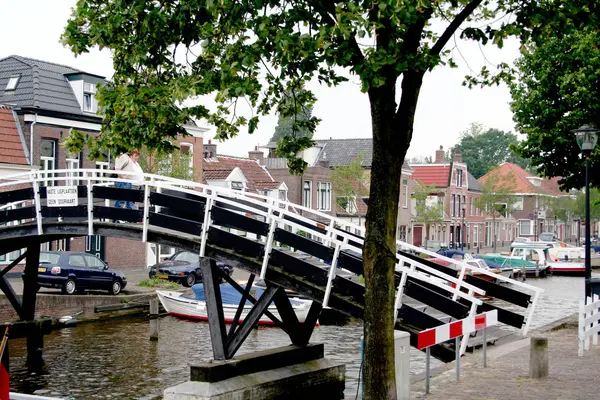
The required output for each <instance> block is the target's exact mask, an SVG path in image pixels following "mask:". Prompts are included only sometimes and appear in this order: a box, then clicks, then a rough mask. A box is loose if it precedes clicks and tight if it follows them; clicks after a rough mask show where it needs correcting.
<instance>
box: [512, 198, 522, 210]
mask: <svg viewBox="0 0 600 400" xmlns="http://www.w3.org/2000/svg"><path fill="white" fill-rule="evenodd" d="M512 208H513V210H517V211H522V210H523V196H516V197H515V202H514V203H513V206H512Z"/></svg>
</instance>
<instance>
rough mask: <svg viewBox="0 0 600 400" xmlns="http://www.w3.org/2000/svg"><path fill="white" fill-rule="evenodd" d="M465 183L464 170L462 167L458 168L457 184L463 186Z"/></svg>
mask: <svg viewBox="0 0 600 400" xmlns="http://www.w3.org/2000/svg"><path fill="white" fill-rule="evenodd" d="M462 184H463V171H462V169H458V170H456V186H458V187H462Z"/></svg>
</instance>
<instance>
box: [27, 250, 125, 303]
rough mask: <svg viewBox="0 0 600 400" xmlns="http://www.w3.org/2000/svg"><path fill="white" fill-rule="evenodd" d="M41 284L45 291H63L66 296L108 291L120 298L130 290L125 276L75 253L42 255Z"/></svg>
mask: <svg viewBox="0 0 600 400" xmlns="http://www.w3.org/2000/svg"><path fill="white" fill-rule="evenodd" d="M37 282H38V284H39V285H40V286H43V287H49V288H60V289H61V290H62V292H63V293H66V294H73V293H75V292H83V291H85V290H86V289H87V290H108V292H109V293H111V294H115V295H116V294H119V293H121V289H123V288H124V287H125V286H127V279H126V278H125V275H123V273H121V272H119V271H115V270H113V269H110V267H109V266H108V264H106V263H105V262H104V261H102V260H101V259H100V258H98V257H96V256H95V255H93V254H87V253H76V252H72V251H42V252H40V265H39V267H38V279H37Z"/></svg>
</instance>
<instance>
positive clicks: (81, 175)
mask: <svg viewBox="0 0 600 400" xmlns="http://www.w3.org/2000/svg"><path fill="white" fill-rule="evenodd" d="M117 173H118V174H120V175H121V176H123V175H129V176H130V178H129V179H121V178H117V177H116V174H117ZM116 182H129V183H131V184H132V185H133V186H134V187H137V188H139V189H140V190H141V191H142V192H143V210H144V215H143V218H142V225H143V230H142V232H143V234H142V240H143V241H146V240H147V238H148V228H149V218H148V213H149V209H150V194H151V193H152V192H157V193H162V192H163V191H164V190H173V191H177V192H180V193H187V194H191V195H194V196H199V197H203V198H204V199H205V201H206V206H205V210H204V220H203V221H198V222H201V223H202V228H201V229H202V231H201V234H200V256H204V254H205V251H206V245H207V239H208V232H209V229H210V228H211V227H213V226H215V227H218V225H216V224H214V222H213V220H212V218H211V210H212V208H213V207H214V206H215V204H216V203H217V202H218V203H219V204H226V205H229V206H233V207H235V208H236V210H242V211H234V212H238V213H239V214H241V215H245V216H251V217H252V218H255V219H259V220H262V221H264V222H265V223H266V224H267V225H268V226H269V229H268V234H267V235H266V236H264V237H259V238H257V240H261V241H263V242H264V248H265V251H264V258H263V260H262V267H261V271H260V276H261V278H264V277H265V274H266V272H267V266H268V263H269V257H270V255H271V252H272V250H273V248H274V247H277V246H276V245H277V244H276V243H275V238H274V237H275V232H276V229H277V228H282V229H285V228H287V229H290V228H291V229H292V230H293V232H298V231H303V232H305V233H307V234H310V235H311V238H313V239H315V240H317V241H319V242H321V243H322V244H323V245H325V246H328V247H330V248H332V249H333V250H334V252H333V259H332V262H331V265H330V268H329V271H328V278H327V286H326V288H325V295H324V298H323V306H324V307H326V306H327V304H328V301H329V296H330V294H331V289H332V285H333V282H334V279H335V277H336V274H337V272H338V269H339V268H338V261H339V257H340V253H341V252H342V251H344V250H346V251H353V252H356V253H359V254H362V248H361V246H362V245H363V244H364V234H365V229H364V228H363V227H360V226H358V225H354V224H351V223H348V222H346V221H343V220H340V219H337V218H335V217H333V216H331V215H329V214H325V213H322V212H319V211H317V210H313V209H309V208H306V207H303V206H300V205H298V204H293V203H289V202H287V201H283V200H279V199H278V198H271V197H267V196H263V195H259V194H255V193H249V192H241V191H238V190H232V189H228V188H221V187H215V186H208V185H204V184H201V183H197V182H191V181H185V180H181V179H175V178H169V177H164V176H160V175H153V174H144V175H143V178H142V177H141V176H138V177H136V176H134V174H133V173H128V172H123V171H112V170H100V169H76V170H49V171H30V172H27V173H21V174H17V175H11V176H6V177H3V178H2V181H0V192H1V191H9V190H11V187H14V188H15V189H16V188H22V187H24V186H27V187H31V188H33V192H34V196H33V204H34V205H35V208H36V216H37V218H36V222H37V229H38V234H40V235H41V234H43V233H44V226H43V218H41V207H42V201H41V199H40V188H41V187H43V186H69V185H72V186H75V185H79V186H82V185H83V186H86V187H87V202H88V204H87V206H88V207H87V213H88V216H87V222H88V235H94V232H95V225H94V224H95V222H97V221H99V218H96V217H95V216H94V215H93V206H94V204H93V191H94V187H96V186H112V185H114V183H116ZM30 205H31V204H30ZM105 205H106V206H108V205H109V201H108V200H106V201H105ZM2 206H3V205H2V204H0V210H1V208H2ZM156 208H157V209H160V207H158V206H157V207H156ZM298 212H301V213H302V214H299V213H298ZM306 215H309V216H311V218H307V217H306ZM286 217H287V218H286ZM315 219H318V220H319V221H320V222H317V221H315ZM297 221H298V222H297ZM346 229H350V230H351V231H352V232H357V233H358V236H360V237H357V235H354V234H350V233H349V232H347V231H346ZM353 243H356V244H358V245H354V244H353ZM397 247H398V249H399V250H404V251H407V252H411V253H413V254H426V255H427V256H429V257H431V258H437V259H442V260H446V261H449V262H451V263H452V264H454V265H456V266H457V267H458V269H459V271H458V277H454V276H450V275H448V274H445V273H443V272H441V271H439V270H437V269H435V268H431V267H428V266H427V265H425V264H424V263H422V262H419V261H415V260H413V259H409V258H406V257H403V256H400V255H399V256H398V263H397V266H396V271H397V272H400V273H402V277H401V280H400V284H399V286H398V288H397V295H396V304H395V305H396V310H397V309H398V308H399V307H400V306H401V304H402V296H403V290H404V285H405V284H406V281H407V278H408V277H412V278H415V279H417V280H420V281H424V282H427V283H429V284H432V285H435V286H436V287H439V288H441V289H442V290H444V291H447V292H448V293H449V294H450V295H451V296H452V299H453V300H458V299H459V298H462V299H464V300H467V301H468V302H469V303H470V305H471V306H470V313H469V315H475V312H476V308H477V306H478V305H480V304H481V300H480V299H478V298H476V297H475V296H482V295H485V291H484V290H482V289H481V288H479V287H476V286H474V285H471V284H469V283H467V282H466V281H465V277H466V276H467V275H468V274H472V273H477V274H482V275H486V276H488V277H491V278H493V279H495V280H497V281H499V282H505V283H510V284H512V285H514V286H516V287H518V288H519V289H521V290H524V291H525V292H527V293H528V294H530V295H531V296H532V297H533V301H531V302H530V304H529V307H528V308H527V311H526V316H525V324H524V325H523V327H522V333H523V334H526V333H527V331H528V328H529V325H530V323H531V319H532V317H533V312H534V310H535V307H536V304H537V302H538V300H539V295H540V293H541V292H542V289H539V288H537V287H535V286H532V285H528V284H526V283H523V282H519V281H517V280H514V279H510V278H507V277H504V276H501V275H498V274H494V273H492V272H490V271H489V270H487V269H483V268H480V267H477V266H474V265H470V264H467V263H466V262H463V261H462V260H456V259H450V258H447V257H444V256H442V255H440V254H437V253H433V252H431V251H427V250H425V249H423V248H420V247H417V246H413V245H411V244H408V243H404V242H401V241H398V242H397ZM407 265H410V267H408V266H407ZM466 342H467V341H466V340H463V346H466ZM465 348H466V347H465Z"/></svg>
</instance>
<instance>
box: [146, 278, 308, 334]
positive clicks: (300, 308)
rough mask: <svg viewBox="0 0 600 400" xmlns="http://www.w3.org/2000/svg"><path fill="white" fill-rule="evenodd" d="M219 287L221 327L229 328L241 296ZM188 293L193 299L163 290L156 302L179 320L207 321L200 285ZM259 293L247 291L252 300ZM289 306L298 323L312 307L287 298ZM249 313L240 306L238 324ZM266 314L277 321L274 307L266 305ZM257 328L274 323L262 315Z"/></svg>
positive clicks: (232, 288) (255, 290)
mask: <svg viewBox="0 0 600 400" xmlns="http://www.w3.org/2000/svg"><path fill="white" fill-rule="evenodd" d="M220 286H221V301H222V304H223V316H224V320H225V323H228V324H230V323H233V320H234V318H235V315H236V312H237V310H238V307H239V303H240V301H241V298H242V296H241V294H240V293H239V292H238V291H237V290H235V288H234V287H232V286H231V285H229V284H226V283H224V284H221V285H220ZM192 290H193V292H194V295H195V296H194V297H190V296H188V295H186V294H185V293H183V292H178V291H166V290H157V291H156V295H157V296H158V299H159V300H160V302H161V304H162V305H163V307H164V309H165V310H166V311H167V313H169V314H171V315H175V316H177V317H181V318H187V319H193V320H199V321H207V320H208V311H207V307H206V299H205V297H204V287H203V285H202V284H198V285H194V286H192ZM262 292H263V291H262V289H260V288H255V287H252V288H251V290H250V293H251V294H252V296H253V297H255V298H257V297H260V295H261V294H262ZM290 302H291V303H292V309H293V310H294V312H295V313H296V317H297V318H298V322H300V323H304V321H305V320H306V316H307V315H308V311H309V309H310V306H311V304H312V300H305V299H300V298H290ZM251 309H252V303H250V302H249V301H246V304H244V306H243V309H242V313H241V315H240V319H239V323H242V322H243V321H244V319H245V318H246V317H247V316H248V313H249V312H250V310H251ZM267 310H268V311H269V312H270V313H271V314H273V316H274V317H276V318H278V319H280V320H281V318H280V317H279V312H278V311H277V307H275V305H274V304H271V305H269V307H268V308H267ZM258 324H259V325H274V324H275V323H274V321H272V320H271V318H269V317H268V316H267V315H266V314H263V315H262V316H261V317H260V319H259V321H258Z"/></svg>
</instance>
